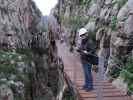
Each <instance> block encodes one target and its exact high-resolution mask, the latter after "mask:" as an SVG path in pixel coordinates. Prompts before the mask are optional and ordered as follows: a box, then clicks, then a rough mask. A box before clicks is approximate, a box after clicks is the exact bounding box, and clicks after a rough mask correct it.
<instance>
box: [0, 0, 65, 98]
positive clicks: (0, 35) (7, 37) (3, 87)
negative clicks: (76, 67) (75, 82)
mask: <svg viewBox="0 0 133 100" xmlns="http://www.w3.org/2000/svg"><path fill="white" fill-rule="evenodd" d="M41 21H42V14H41V12H40V10H39V9H38V8H37V7H36V5H35V3H34V2H33V1H32V0H0V100H57V97H58V95H59V94H60V91H61V90H62V88H63V86H64V78H63V72H62V67H61V65H60V63H59V59H58V57H57V50H56V45H55V41H54V38H52V36H53V34H54V32H51V31H49V33H48V32H44V30H43V26H41V25H42V24H40V23H41Z"/></svg>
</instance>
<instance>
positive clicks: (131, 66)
mask: <svg viewBox="0 0 133 100" xmlns="http://www.w3.org/2000/svg"><path fill="white" fill-rule="evenodd" d="M120 76H121V77H122V78H124V80H125V82H126V83H127V84H128V90H129V91H131V92H133V58H128V60H127V62H126V64H125V65H124V68H123V69H122V71H121V72H120Z"/></svg>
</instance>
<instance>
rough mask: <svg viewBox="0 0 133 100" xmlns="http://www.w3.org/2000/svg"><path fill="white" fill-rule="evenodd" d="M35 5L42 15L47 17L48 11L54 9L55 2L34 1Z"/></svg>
mask: <svg viewBox="0 0 133 100" xmlns="http://www.w3.org/2000/svg"><path fill="white" fill-rule="evenodd" d="M34 1H35V2H36V5H37V6H38V8H39V9H40V10H41V12H42V14H43V15H44V16H45V15H49V14H50V10H51V9H52V8H54V7H55V5H56V4H57V0H34Z"/></svg>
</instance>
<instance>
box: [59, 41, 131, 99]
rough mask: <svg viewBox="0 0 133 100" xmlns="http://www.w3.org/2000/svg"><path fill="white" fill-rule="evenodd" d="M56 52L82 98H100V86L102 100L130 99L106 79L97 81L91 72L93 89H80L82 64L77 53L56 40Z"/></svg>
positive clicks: (82, 79)
mask: <svg viewBox="0 0 133 100" xmlns="http://www.w3.org/2000/svg"><path fill="white" fill-rule="evenodd" d="M57 47H58V54H59V56H60V57H61V58H62V59H63V62H64V67H65V68H64V70H65V72H66V73H67V74H68V76H69V77H70V79H71V80H72V82H73V83H74V84H75V85H76V87H77V89H78V92H79V93H80V95H81V97H82V98H83V100H101V99H100V98H98V95H99V94H98V89H99V88H101V93H100V94H102V100H132V99H131V98H130V97H129V96H127V95H126V94H125V93H124V92H121V91H120V90H118V89H116V88H115V87H113V86H112V84H111V83H109V82H107V81H102V82H101V81H97V75H96V73H95V72H93V80H94V90H93V91H90V92H86V91H84V90H82V89H81V88H82V85H83V83H84V77H83V70H82V65H81V63H80V57H79V55H78V54H75V53H70V52H69V49H68V48H67V46H66V45H65V44H60V43H59V42H57Z"/></svg>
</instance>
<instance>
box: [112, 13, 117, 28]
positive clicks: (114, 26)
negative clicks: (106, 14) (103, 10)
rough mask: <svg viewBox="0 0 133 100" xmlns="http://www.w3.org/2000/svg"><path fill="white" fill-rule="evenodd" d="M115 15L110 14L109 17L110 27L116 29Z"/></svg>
mask: <svg viewBox="0 0 133 100" xmlns="http://www.w3.org/2000/svg"><path fill="white" fill-rule="evenodd" d="M117 22H118V20H117V16H112V18H111V28H112V30H116V26H117Z"/></svg>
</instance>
